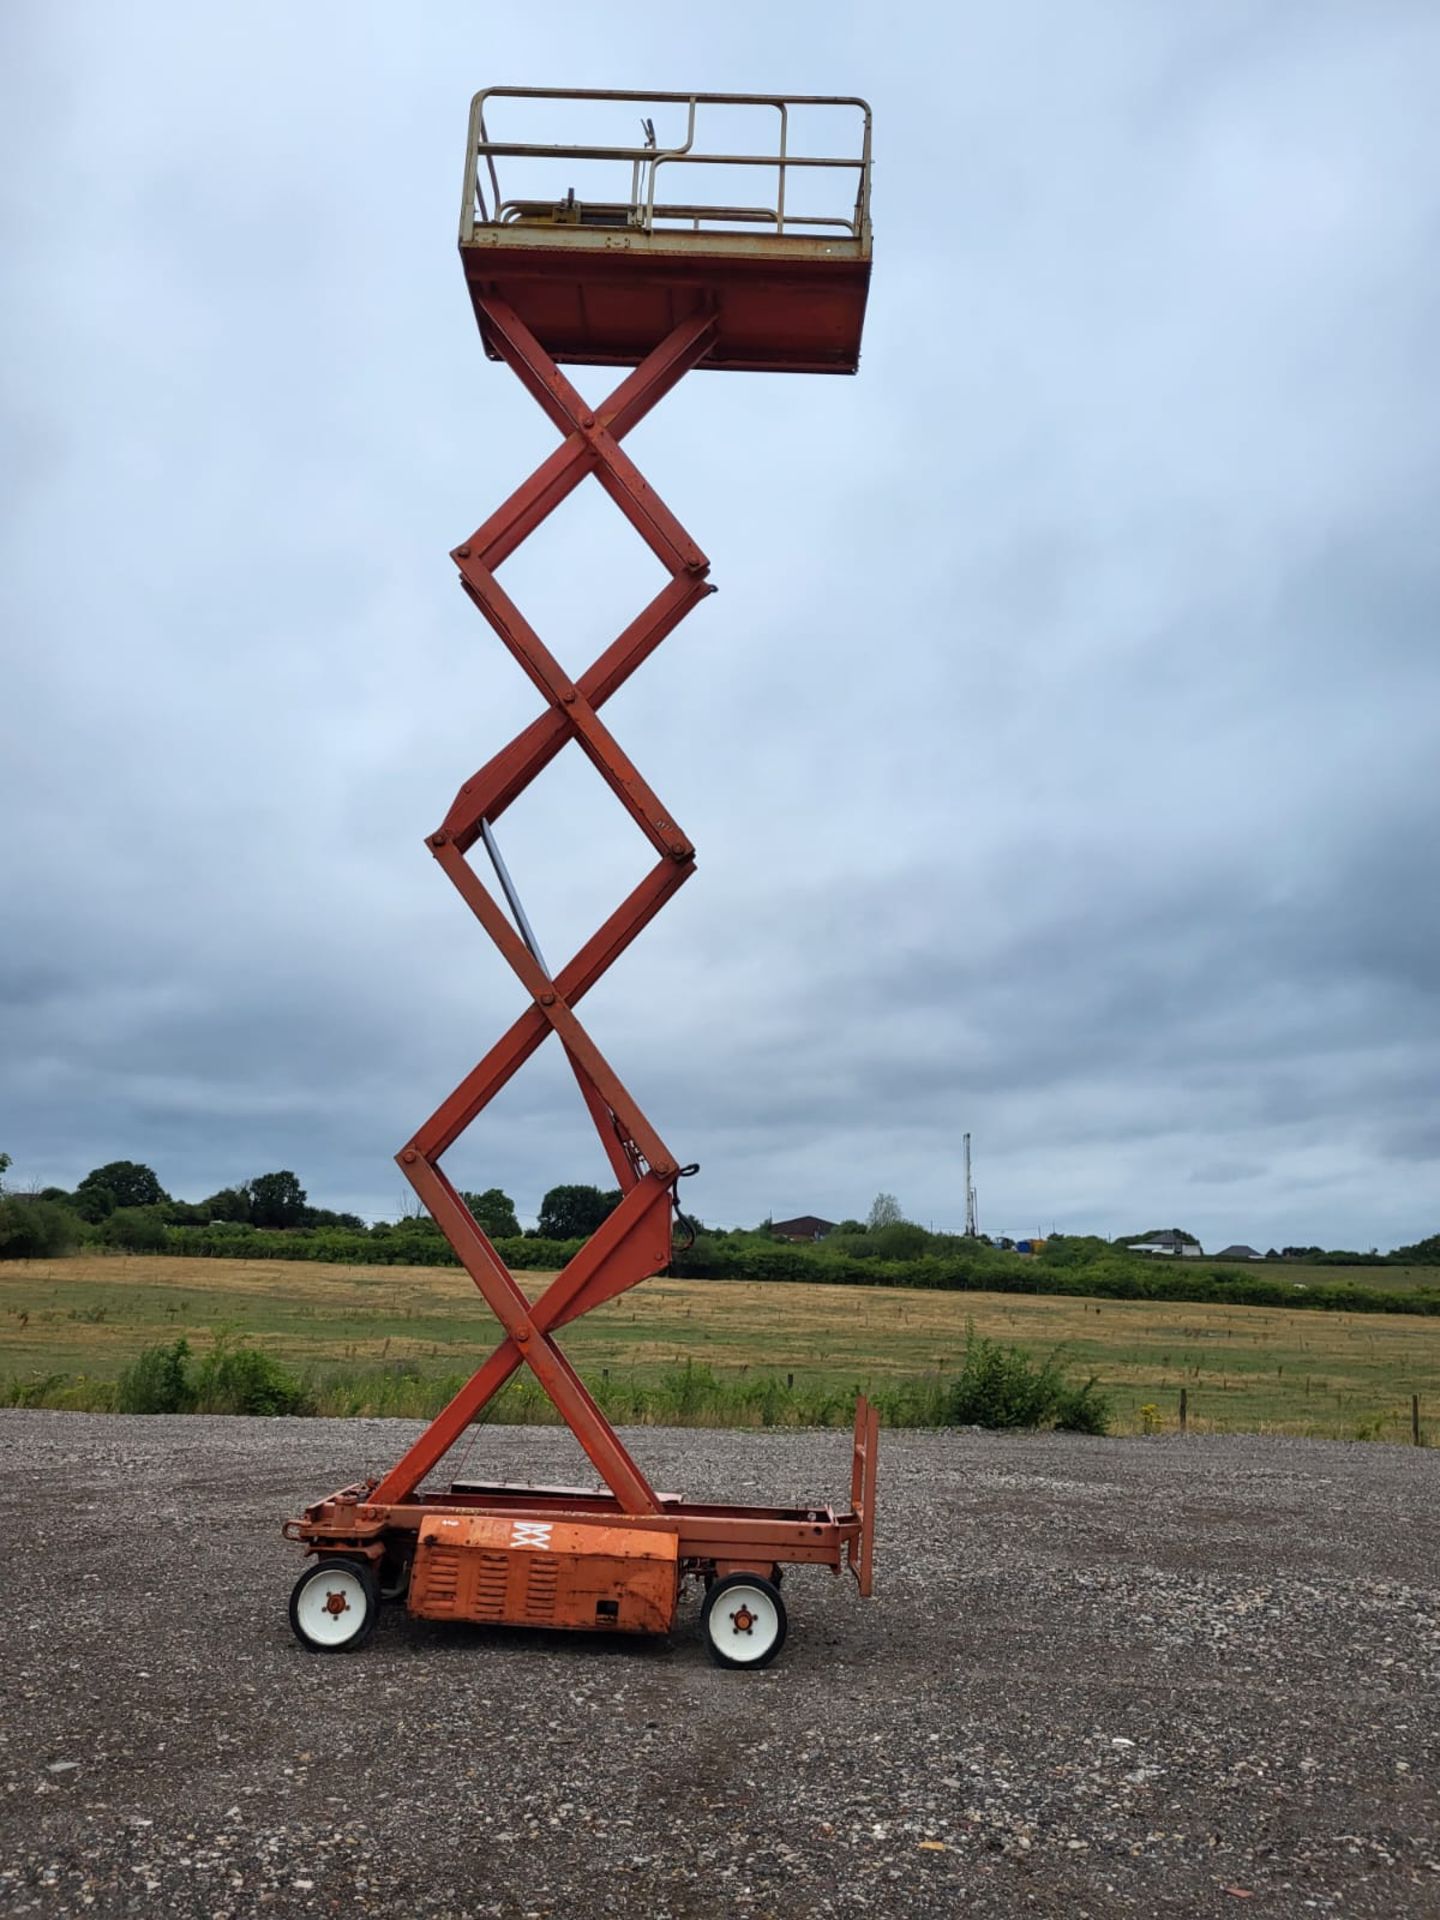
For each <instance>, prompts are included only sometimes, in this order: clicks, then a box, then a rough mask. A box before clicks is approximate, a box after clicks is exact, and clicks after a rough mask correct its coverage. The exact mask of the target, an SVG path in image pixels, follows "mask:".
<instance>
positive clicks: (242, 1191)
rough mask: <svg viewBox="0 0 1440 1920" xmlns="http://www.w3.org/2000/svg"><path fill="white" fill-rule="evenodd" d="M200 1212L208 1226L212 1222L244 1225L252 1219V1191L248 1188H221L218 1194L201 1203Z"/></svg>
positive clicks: (213, 1194)
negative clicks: (218, 1221)
mask: <svg viewBox="0 0 1440 1920" xmlns="http://www.w3.org/2000/svg"><path fill="white" fill-rule="evenodd" d="M200 1211H201V1213H203V1214H204V1216H205V1224H207V1225H208V1224H209V1222H210V1221H212V1220H234V1221H238V1222H240V1223H241V1224H242V1225H243V1224H245V1223H246V1222H248V1221H249V1218H250V1190H249V1188H248V1187H221V1189H220V1191H219V1192H218V1193H212V1194H211V1196H210V1198H209V1199H208V1200H202V1201H201V1202H200Z"/></svg>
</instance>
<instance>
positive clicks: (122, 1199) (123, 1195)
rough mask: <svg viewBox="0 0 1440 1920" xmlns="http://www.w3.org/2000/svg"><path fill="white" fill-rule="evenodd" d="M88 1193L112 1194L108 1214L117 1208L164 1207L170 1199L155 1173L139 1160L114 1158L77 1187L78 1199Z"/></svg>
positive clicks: (96, 1169)
mask: <svg viewBox="0 0 1440 1920" xmlns="http://www.w3.org/2000/svg"><path fill="white" fill-rule="evenodd" d="M87 1194H97V1195H103V1194H108V1195H109V1196H110V1205H109V1206H107V1207H105V1209H104V1211H105V1213H107V1214H110V1213H113V1212H114V1211H115V1209H116V1207H159V1206H163V1205H164V1203H165V1202H166V1201H167V1200H168V1199H169V1198H170V1196H169V1194H168V1193H166V1191H165V1189H164V1188H163V1187H162V1186H161V1184H160V1182H159V1180H158V1179H157V1178H156V1176H155V1174H154V1172H153V1171H152V1170H151V1169H150V1168H149V1167H143V1166H141V1164H140V1162H139V1161H138V1160H111V1161H110V1162H109V1163H108V1165H106V1166H103V1167H96V1168H95V1169H94V1171H93V1172H91V1173H87V1174H86V1176H85V1178H84V1179H83V1180H82V1181H81V1182H80V1184H79V1186H78V1187H77V1188H76V1189H75V1198H76V1200H77V1201H79V1200H82V1199H83V1198H84V1197H85V1196H86V1195H87Z"/></svg>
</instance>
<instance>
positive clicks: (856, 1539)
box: [285, 1400, 877, 1633]
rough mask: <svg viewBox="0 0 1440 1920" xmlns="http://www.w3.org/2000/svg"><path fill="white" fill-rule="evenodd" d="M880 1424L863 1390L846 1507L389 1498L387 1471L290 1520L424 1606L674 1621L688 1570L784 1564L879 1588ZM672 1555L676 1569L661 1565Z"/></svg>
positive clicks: (478, 1489)
mask: <svg viewBox="0 0 1440 1920" xmlns="http://www.w3.org/2000/svg"><path fill="white" fill-rule="evenodd" d="M876 1438H877V1421H876V1415H875V1412H874V1409H873V1408H871V1407H870V1406H869V1405H868V1404H867V1403H866V1402H865V1401H864V1400H862V1401H861V1403H860V1406H859V1408H858V1410H857V1414H856V1421H855V1448H854V1456H853V1460H852V1468H851V1507H850V1509H849V1510H848V1511H846V1512H842V1513H837V1512H836V1511H835V1509H834V1508H833V1507H823V1506H814V1507H741V1506H729V1505H707V1504H705V1503H702V1502H697V1501H691V1500H684V1499H682V1498H681V1497H680V1496H679V1495H678V1494H672V1493H660V1494H657V1495H656V1500H657V1502H658V1507H659V1510H658V1511H657V1512H654V1513H638V1514H637V1513H626V1512H625V1511H624V1510H623V1508H622V1507H621V1506H620V1504H619V1502H618V1501H617V1500H616V1499H615V1498H614V1496H613V1495H611V1494H607V1493H604V1492H600V1491H591V1490H589V1489H586V1488H579V1487H526V1486H511V1485H507V1484H495V1485H481V1484H476V1483H467V1482H456V1483H455V1484H454V1485H453V1486H452V1487H451V1488H450V1489H449V1490H448V1491H442V1492H434V1493H427V1494H425V1495H423V1496H421V1497H419V1498H416V1499H414V1500H405V1501H400V1502H397V1503H394V1504H390V1503H384V1502H379V1503H377V1502H376V1501H375V1499H374V1494H375V1491H376V1488H377V1486H378V1485H379V1484H380V1483H379V1482H377V1481H365V1482H362V1483H360V1484H359V1485H356V1486H353V1487H345V1488H342V1489H341V1490H340V1491H339V1492H338V1493H333V1494H331V1496H330V1497H329V1499H328V1500H322V1501H319V1502H317V1503H316V1504H315V1505H314V1506H312V1507H308V1508H307V1509H306V1511H305V1514H304V1517H303V1518H302V1519H300V1520H291V1521H287V1523H286V1526H285V1534H286V1537H287V1538H288V1539H290V1540H294V1541H296V1542H298V1543H300V1544H302V1545H303V1546H305V1547H306V1548H307V1549H308V1550H309V1551H310V1552H311V1553H313V1554H316V1555H319V1556H322V1557H329V1556H336V1557H339V1558H343V1559H349V1560H356V1559H360V1560H364V1561H366V1562H367V1563H368V1564H369V1565H370V1566H371V1567H372V1569H373V1570H374V1572H375V1574H376V1577H377V1581H378V1583H379V1584H380V1586H381V1587H382V1589H389V1590H390V1591H392V1592H395V1593H397V1594H398V1593H399V1592H400V1591H403V1592H404V1593H405V1595H406V1601H407V1605H408V1606H409V1609H410V1611H411V1612H412V1613H416V1614H419V1615H421V1616H422V1617H427V1618H432V1619H445V1620H460V1619H464V1620H473V1621H480V1622H494V1623H496V1624H505V1625H512V1626H546V1627H569V1628H578V1629H590V1630H593V1631H598V1632H607V1631H610V1632H617V1631H618V1632H626V1631H628V1632H642V1633H644V1632H649V1633H668V1632H669V1631H670V1629H671V1627H672V1626H673V1625H674V1621H675V1612H676V1607H677V1605H678V1602H679V1596H680V1588H681V1585H682V1584H683V1582H684V1580H685V1579H686V1578H687V1577H695V1578H699V1579H702V1580H707V1581H708V1580H709V1579H711V1578H715V1577H723V1576H725V1575H726V1574H731V1573H750V1574H758V1575H759V1576H761V1577H762V1578H764V1579H768V1580H775V1579H776V1578H777V1577H778V1569H779V1568H781V1567H782V1566H786V1565H808V1566H820V1567H829V1568H830V1570H831V1572H832V1573H837V1574H838V1573H839V1572H840V1570H841V1568H842V1567H844V1566H845V1565H847V1564H848V1565H849V1566H850V1568H851V1570H852V1571H853V1573H854V1574H855V1578H856V1580H857V1582H858V1584H859V1588H860V1591H861V1593H862V1594H867V1595H868V1593H869V1592H870V1585H871V1562H872V1555H873V1543H874V1528H875V1465H876V1461H875V1447H876ZM662 1543H663V1544H662ZM472 1558H473V1562H474V1564H473V1565H470V1566H467V1565H466V1564H465V1563H466V1561H467V1559H472ZM661 1560H663V1562H664V1564H665V1567H666V1568H668V1572H664V1573H661V1574H657V1570H656V1569H657V1562H659V1561H661ZM582 1561H584V1562H587V1563H588V1570H587V1569H586V1568H584V1567H581V1566H580V1565H579V1564H578V1563H580V1562H582ZM457 1562H458V1563H459V1564H458V1566H457V1565H456V1564H455V1563H457ZM481 1563H483V1565H482V1564H481ZM467 1576H468V1577H467ZM632 1603H633V1604H632Z"/></svg>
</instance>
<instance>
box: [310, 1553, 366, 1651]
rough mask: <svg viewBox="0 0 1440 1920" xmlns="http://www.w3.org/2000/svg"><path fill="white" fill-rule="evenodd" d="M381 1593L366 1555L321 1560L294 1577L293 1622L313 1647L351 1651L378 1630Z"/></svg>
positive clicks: (315, 1649) (314, 1649) (314, 1648)
mask: <svg viewBox="0 0 1440 1920" xmlns="http://www.w3.org/2000/svg"><path fill="white" fill-rule="evenodd" d="M379 1612H380V1596H379V1594H378V1593H377V1591H376V1588H375V1575H374V1574H373V1573H372V1572H371V1570H370V1568H369V1566H368V1565H367V1564H366V1562H365V1561H363V1560H345V1559H341V1558H339V1557H332V1558H330V1559H327V1560H317V1561H316V1563H315V1565H314V1566H313V1567H307V1568H306V1569H305V1571H304V1573H302V1574H301V1576H300V1578H299V1579H298V1580H297V1581H296V1582H295V1586H294V1589H293V1590H292V1592H291V1595H290V1626H291V1628H292V1630H293V1632H294V1634H295V1638H296V1639H297V1640H298V1641H299V1642H300V1644H301V1646H302V1647H306V1648H308V1649H309V1651H310V1652H311V1653H347V1652H349V1650H350V1649H351V1648H352V1647H360V1646H363V1645H364V1644H365V1642H366V1641H367V1640H368V1639H369V1638H370V1636H371V1634H372V1633H373V1632H374V1631H375V1621H376V1618H377V1616H378V1615H379Z"/></svg>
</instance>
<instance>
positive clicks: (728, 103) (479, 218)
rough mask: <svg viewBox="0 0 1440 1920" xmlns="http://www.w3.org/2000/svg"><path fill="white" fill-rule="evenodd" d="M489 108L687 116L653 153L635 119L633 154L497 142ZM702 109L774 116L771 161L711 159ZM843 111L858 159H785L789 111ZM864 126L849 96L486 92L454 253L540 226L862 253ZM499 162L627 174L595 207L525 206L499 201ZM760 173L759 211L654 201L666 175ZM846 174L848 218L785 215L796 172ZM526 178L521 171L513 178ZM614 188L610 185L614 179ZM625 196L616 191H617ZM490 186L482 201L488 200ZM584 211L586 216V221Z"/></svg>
mask: <svg viewBox="0 0 1440 1920" xmlns="http://www.w3.org/2000/svg"><path fill="white" fill-rule="evenodd" d="M495 100H521V101H541V100H548V101H562V102H591V103H593V102H600V103H606V104H626V103H629V104H632V105H635V106H639V107H649V106H681V107H684V108H685V110H686V126H685V138H684V140H683V141H681V142H680V143H679V144H678V145H676V144H671V145H669V146H664V147H662V146H659V145H658V144H657V143H656V141H655V137H654V128H653V122H651V121H650V120H649V119H648V118H647V117H645V116H642V126H643V127H644V129H645V131H646V134H647V138H646V140H645V142H644V143H643V144H641V145H587V144H584V143H577V144H573V145H571V144H564V145H555V144H548V143H543V142H538V141H519V140H495V139H492V138H491V137H490V133H489V130H488V128H487V126H486V122H485V109H486V106H487V105H488V104H489V103H490V102H492V101H495ZM706 107H713V108H725V107H771V108H774V110H775V111H776V113H777V114H778V116H779V139H778V143H777V146H776V149H775V151H774V152H773V153H735V152H709V151H705V150H702V149H700V148H698V147H697V146H696V136H697V130H698V126H699V123H700V122H701V121H702V119H703V118H704V115H703V111H702V110H703V109H704V108H706ZM832 107H833V108H837V109H849V110H851V111H853V112H855V113H858V114H859V115H860V119H861V136H860V151H859V152H858V153H852V154H848V155H843V156H839V155H820V154H804V153H794V152H791V151H790V147H789V141H790V113H791V110H792V109H795V108H832ZM870 124H871V113H870V107H869V105H868V103H867V102H866V101H864V100H861V99H859V98H858V97H855V96H852V95H830V94H786V95H781V94H768V93H642V92H616V91H610V90H608V89H601V88H585V87H486V88H484V89H482V91H481V92H479V93H477V94H476V95H475V98H474V99H473V100H472V101H471V103H470V134H469V144H468V146H467V148H466V154H465V187H464V198H463V200H462V203H461V209H460V243H461V245H462V246H464V245H465V244H467V243H468V242H472V241H473V239H474V237H475V230H476V228H477V227H497V226H501V227H503V226H515V225H543V226H547V227H554V228H556V229H557V230H560V231H563V230H564V228H565V227H567V226H588V227H595V226H600V227H607V226H608V227H616V228H624V229H627V230H629V231H631V232H639V233H654V232H656V231H657V230H659V231H664V232H672V233H673V232H686V231H690V232H716V231H724V230H725V229H727V228H735V227H742V226H749V227H754V226H757V225H761V226H769V227H772V228H773V229H774V232H775V233H776V234H777V235H784V234H787V233H788V234H792V235H793V234H795V233H797V232H808V233H811V234H812V235H813V234H814V232H815V230H816V229H819V230H820V232H821V233H822V234H824V233H829V234H831V235H833V236H835V237H838V238H843V239H848V240H850V241H852V242H856V243H858V246H859V249H860V251H861V252H862V253H863V254H865V255H868V254H869V251H870ZM499 160H513V161H522V162H523V161H531V162H539V161H555V160H574V161H578V162H609V163H612V164H615V163H618V164H619V165H621V166H628V168H629V170H630V174H629V182H628V187H629V191H628V193H626V192H624V191H623V190H622V191H620V192H612V193H607V194H606V195H605V197H604V198H603V199H602V198H600V197H598V196H593V197H592V196H590V195H586V196H584V197H582V198H580V199H578V200H577V198H576V197H575V195H574V192H573V189H571V190H570V191H569V192H568V194H567V197H566V198H564V199H555V198H554V197H551V198H549V199H547V198H546V197H545V196H544V194H543V193H533V194H531V195H530V196H528V197H523V198H522V197H517V196H515V195H507V194H506V193H505V192H504V191H503V190H502V187H501V183H500V171H499V168H498V167H497V165H496V162H497V161H499ZM667 165H668V166H703V167H765V168H772V169H774V171H775V176H776V188H775V199H774V202H773V204H770V205H765V206H731V205H722V204H718V203H717V204H714V205H711V204H709V203H706V202H703V201H699V200H697V199H696V198H695V197H694V196H693V195H691V196H690V197H688V198H686V199H685V200H683V201H674V202H666V201H662V200H658V199H657V197H656V186H657V181H658V179H659V177H660V169H661V168H662V167H664V166H667ZM827 170H829V171H839V172H853V173H854V174H855V175H856V176H857V180H856V190H855V199H854V204H853V207H852V208H851V209H850V210H849V211H848V212H846V213H837V214H828V213H822V214H816V213H796V212H793V211H787V208H786V190H787V186H788V185H789V176H790V175H791V174H793V173H795V172H804V173H816V172H823V171H827ZM516 171H517V172H518V173H522V174H523V172H524V169H523V167H522V168H519V169H517V170H516ZM612 180H613V176H612ZM616 184H621V185H622V186H623V175H622V177H621V182H620V183H616ZM487 186H488V193H487ZM587 210H588V211H587Z"/></svg>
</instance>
